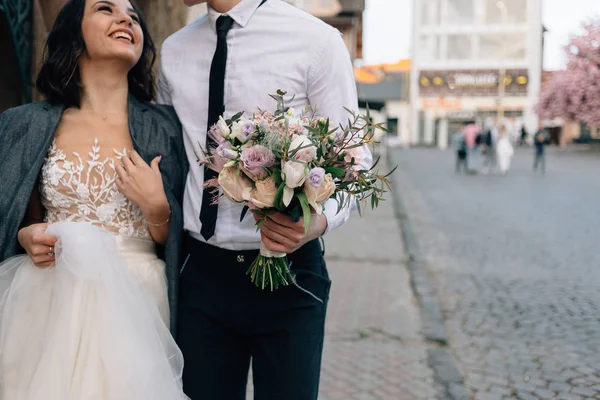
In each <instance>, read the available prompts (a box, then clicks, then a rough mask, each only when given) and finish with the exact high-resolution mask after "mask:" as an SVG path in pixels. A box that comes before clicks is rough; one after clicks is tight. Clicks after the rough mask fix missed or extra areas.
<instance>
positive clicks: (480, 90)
mask: <svg viewBox="0 0 600 400" xmlns="http://www.w3.org/2000/svg"><path fill="white" fill-rule="evenodd" d="M500 76H501V74H500V71H498V70H461V71H421V72H420V76H419V91H420V93H421V94H422V95H424V96H436V95H437V96H498V94H499V90H500V85H499V82H500V79H501V78H500ZM528 83H529V78H528V73H527V70H516V69H513V70H507V71H506V73H505V75H504V87H505V93H506V95H510V96H526V95H527V86H528V85H527V84H528Z"/></svg>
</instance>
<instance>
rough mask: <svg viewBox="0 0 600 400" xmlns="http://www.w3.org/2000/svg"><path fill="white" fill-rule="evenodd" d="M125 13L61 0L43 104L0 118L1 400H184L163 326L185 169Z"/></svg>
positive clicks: (141, 44)
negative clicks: (155, 99) (152, 102)
mask: <svg viewBox="0 0 600 400" xmlns="http://www.w3.org/2000/svg"><path fill="white" fill-rule="evenodd" d="M132 2H133V0H131V2H130V1H128V0H111V1H106V0H70V1H69V2H68V3H67V4H66V5H65V7H64V8H63V10H62V11H61V13H60V14H59V16H58V18H57V20H56V23H55V25H54V27H53V30H52V32H51V33H50V35H49V37H48V40H47V44H46V52H45V61H44V63H43V66H42V68H41V71H40V74H39V76H38V80H37V85H38V89H39V91H40V92H41V93H42V94H43V95H44V96H45V98H46V99H47V101H46V102H40V103H33V104H29V105H26V106H22V107H19V108H15V109H10V110H7V111H6V112H4V113H2V114H0V141H1V143H2V146H0V176H1V178H2V179H0V193H2V195H0V261H2V260H3V261H4V262H3V263H2V264H0V296H1V300H0V398H1V399H3V400H42V399H44V400H83V399H86V400H87V399H89V400H125V399H127V400H154V399H155V400H171V399H185V398H186V397H185V395H184V394H183V392H182V389H181V374H182V368H183V359H182V355H181V352H180V351H179V349H178V348H177V345H176V344H175V342H174V340H173V338H172V336H171V334H170V332H169V328H168V325H169V322H170V323H171V325H172V326H173V323H174V319H173V317H174V316H175V315H174V313H172V312H170V310H173V309H175V304H174V303H175V294H176V292H177V277H178V274H179V272H178V265H179V259H178V257H179V252H178V249H179V247H180V240H181V232H182V211H181V207H180V204H179V197H180V196H181V194H182V190H183V189H182V188H183V180H184V177H185V173H186V172H187V166H186V164H185V163H186V161H185V157H184V156H183V155H182V154H183V143H182V138H181V127H180V125H179V122H178V120H177V117H176V115H175V113H174V111H173V110H172V109H171V108H169V107H166V106H156V105H153V104H151V103H150V101H152V100H153V99H154V95H155V87H154V75H153V72H152V67H153V63H154V59H155V56H156V50H155V47H154V44H153V42H152V39H151V38H150V36H149V34H148V30H147V27H146V25H145V23H144V21H143V19H142V16H141V14H140V12H139V10H138V8H137V7H136V6H135V4H132ZM23 253H26V255H25V254H23ZM157 254H159V255H160V256H161V257H160V258H159V257H158V256H157ZM163 260H165V261H163ZM169 300H170V301H169Z"/></svg>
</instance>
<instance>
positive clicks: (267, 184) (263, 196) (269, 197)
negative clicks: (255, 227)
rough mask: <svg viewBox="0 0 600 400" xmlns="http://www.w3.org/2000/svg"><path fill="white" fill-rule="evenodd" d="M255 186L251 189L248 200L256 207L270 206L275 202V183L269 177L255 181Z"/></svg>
mask: <svg viewBox="0 0 600 400" xmlns="http://www.w3.org/2000/svg"><path fill="white" fill-rule="evenodd" d="M255 184H256V187H255V188H254V189H252V193H251V194H250V201H251V202H252V204H254V205H255V206H256V207H258V208H270V207H273V205H274V203H275V195H276V194H277V183H275V180H274V179H273V178H271V177H268V178H266V179H263V180H262V181H257V182H255Z"/></svg>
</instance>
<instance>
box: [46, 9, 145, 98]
mask: <svg viewBox="0 0 600 400" xmlns="http://www.w3.org/2000/svg"><path fill="white" fill-rule="evenodd" d="M85 1H86V0H69V1H68V2H67V4H65V6H64V7H63V9H62V10H61V11H60V13H59V14H58V17H57V18H56V22H55V23H54V26H53V27H52V31H51V32H50V34H49V35H48V39H47V40H46V44H45V47H44V57H43V59H44V61H43V64H42V68H41V69H40V72H39V74H38V77H37V82H36V84H37V88H38V90H39V91H40V93H41V94H42V95H43V96H44V97H45V98H46V100H48V101H49V102H50V103H52V104H63V105H64V106H65V107H79V106H80V103H81V76H80V74H79V57H80V56H81V54H83V51H84V50H85V42H84V40H83V33H82V31H81V22H82V21H83V15H84V12H85ZM130 2H131V5H132V6H133V8H134V10H135V11H136V13H137V14H138V16H139V19H140V27H141V28H142V32H143V33H144V47H143V49H142V56H141V57H140V60H139V61H138V63H137V64H136V65H135V66H134V67H133V68H132V69H131V71H129V74H128V81H129V91H130V92H131V93H132V94H133V95H134V96H135V97H136V98H137V99H138V100H141V101H152V100H154V98H155V95H156V84H155V79H154V71H153V69H152V67H153V66H154V62H155V61H156V46H155V45H154V42H153V41H152V37H151V36H150V32H149V31H148V25H147V24H146V21H145V20H144V16H143V15H142V13H141V11H140V9H139V7H138V6H137V5H136V4H135V1H134V0H130Z"/></svg>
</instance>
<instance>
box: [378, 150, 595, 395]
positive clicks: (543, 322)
mask: <svg viewBox="0 0 600 400" xmlns="http://www.w3.org/2000/svg"><path fill="white" fill-rule="evenodd" d="M389 154H390V157H391V164H393V165H399V169H398V170H397V171H396V173H395V174H394V175H393V176H392V181H393V182H392V183H393V185H394V189H395V190H396V191H397V193H399V194H400V195H401V197H402V202H403V206H404V210H405V212H406V214H407V215H408V216H409V218H410V220H411V225H412V227H411V229H412V232H413V233H414V235H415V237H416V239H415V243H417V244H418V247H419V249H420V252H421V253H422V254H420V262H421V264H420V266H421V267H423V268H424V269H425V272H426V274H423V273H422V272H421V275H424V276H426V279H428V280H429V281H430V282H429V283H430V284H431V285H432V286H433V288H434V289H435V290H433V291H432V290H431V288H428V289H427V290H424V291H423V294H424V295H425V296H428V299H427V301H428V302H431V303H432V304H434V303H433V302H434V301H435V302H437V304H439V309H440V311H441V313H442V315H443V317H444V319H445V324H444V328H445V330H446V333H447V336H448V344H449V350H450V352H451V353H452V354H453V356H454V360H456V363H457V366H458V369H459V371H460V374H461V375H462V378H463V379H464V382H465V385H467V386H468V387H469V388H470V389H471V390H473V392H474V393H475V394H476V395H480V396H481V395H484V394H486V393H492V388H493V387H495V386H494V384H495V383H496V382H493V381H492V380H490V377H502V378H503V379H505V381H504V382H503V383H502V384H500V385H499V386H500V387H504V388H505V389H506V390H508V391H510V392H511V393H512V391H513V390H515V391H516V392H517V393H521V394H523V395H524V396H525V395H528V396H533V398H538V396H536V395H535V394H534V393H535V391H536V390H538V392H537V393H538V394H539V395H540V396H542V395H543V396H547V395H551V394H554V393H555V392H556V393H559V392H560V396H564V397H566V398H568V399H569V400H570V399H572V398H577V397H579V395H576V394H573V393H574V392H573V393H569V392H570V391H571V390H574V388H575V387H579V388H581V389H587V390H593V391H594V392H593V394H592V393H590V392H586V393H582V396H581V397H583V396H585V397H591V398H594V397H599V398H600V394H596V393H598V391H597V390H596V389H597V388H596V386H600V352H599V351H598V337H600V322H599V321H598V317H597V315H598V311H599V310H600V291H598V290H597V288H598V287H600V269H598V268H597V267H596V266H597V265H600V252H598V251H597V247H598V246H597V235H594V234H593V232H597V227H598V226H600V213H598V212H597V209H596V208H597V207H596V206H595V203H594V202H587V201H581V199H589V198H600V186H598V185H591V184H590V182H595V179H596V178H597V176H596V173H595V172H594V171H598V170H600V157H595V156H582V155H579V154H573V153H564V154H561V155H560V156H557V155H555V154H553V153H549V154H548V161H549V165H551V166H552V169H551V172H549V173H548V175H547V176H545V177H543V178H542V177H540V176H537V175H533V174H532V173H531V157H532V155H531V149H527V150H523V151H521V150H520V149H517V151H516V154H515V156H514V158H513V169H511V171H510V174H509V176H507V177H498V176H463V175H456V174H454V172H453V171H452V168H451V165H452V163H453V154H452V153H451V152H440V151H438V150H433V149H411V150H408V151H404V150H392V151H391V152H390V153H389ZM549 171H550V169H549ZM548 178H550V179H548ZM574 204H576V206H574ZM565 232H568V234H565ZM471 376H478V377H481V379H479V378H475V379H471ZM526 376H527V377H528V378H527V379H526V378H525V377H526ZM492 379H494V378H492ZM591 388H593V389H591ZM498 394H504V393H498ZM560 396H559V398H560ZM573 396H576V397H573ZM540 398H542V397H540ZM550 398H552V397H550Z"/></svg>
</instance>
